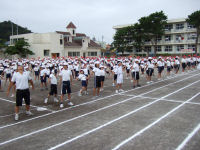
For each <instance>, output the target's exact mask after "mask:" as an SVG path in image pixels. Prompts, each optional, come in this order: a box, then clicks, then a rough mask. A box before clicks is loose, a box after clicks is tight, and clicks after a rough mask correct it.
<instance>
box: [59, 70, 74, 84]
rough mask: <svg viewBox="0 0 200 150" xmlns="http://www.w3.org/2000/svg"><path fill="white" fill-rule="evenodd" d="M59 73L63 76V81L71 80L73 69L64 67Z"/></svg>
mask: <svg viewBox="0 0 200 150" xmlns="http://www.w3.org/2000/svg"><path fill="white" fill-rule="evenodd" d="M59 75H60V76H61V77H62V81H70V76H71V75H72V72H71V70H65V69H63V70H62V71H61V72H60V74H59Z"/></svg>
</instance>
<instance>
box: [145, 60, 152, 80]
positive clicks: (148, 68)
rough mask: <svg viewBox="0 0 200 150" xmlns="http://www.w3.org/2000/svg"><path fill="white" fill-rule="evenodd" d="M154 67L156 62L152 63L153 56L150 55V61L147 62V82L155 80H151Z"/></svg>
mask: <svg viewBox="0 0 200 150" xmlns="http://www.w3.org/2000/svg"><path fill="white" fill-rule="evenodd" d="M153 68H154V64H153V63H152V58H151V57H149V59H148V62H147V64H146V74H147V84H149V83H152V82H153V81H152V80H151V77H152V74H153Z"/></svg>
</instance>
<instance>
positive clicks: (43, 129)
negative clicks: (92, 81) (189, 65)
mask: <svg viewBox="0 0 200 150" xmlns="http://www.w3.org/2000/svg"><path fill="white" fill-rule="evenodd" d="M196 82H199V81H196ZM196 82H193V83H192V84H190V85H187V86H185V87H183V88H181V89H179V90H177V91H174V92H172V93H170V94H168V95H166V96H163V97H162V98H165V97H167V96H170V95H172V94H174V93H176V92H179V91H181V90H182V89H185V88H187V87H189V86H191V85H193V84H195V83H196ZM154 90H155V89H154ZM149 92H151V91H149ZM149 92H146V93H149ZM146 93H143V94H141V95H144V94H146ZM141 95H138V96H136V97H139V96H141ZM136 97H132V98H128V99H125V100H124V101H121V102H118V103H115V104H112V105H109V106H106V107H103V108H100V109H98V110H95V111H92V112H89V113H86V114H83V115H81V116H77V117H75V118H71V119H69V120H65V121H63V122H60V123H57V124H54V125H51V126H49V127H46V128H42V129H40V130H36V131H34V132H31V133H28V134H25V135H22V136H18V137H17V138H13V139H10V140H7V141H4V142H2V143H0V146H1V145H5V144H8V143H10V142H13V141H16V140H18V139H22V138H25V137H28V136H31V135H33V134H36V133H39V132H42V131H45V130H48V129H50V128H53V127H56V126H59V125H62V124H64V123H67V122H70V121H73V120H75V119H79V118H81V117H84V116H87V115H89V114H92V113H95V112H98V111H101V110H104V109H106V108H109V107H112V106H115V105H118V104H120V103H124V102H126V101H129V100H131V99H133V98H136ZM158 101H159V99H157V100H155V101H153V102H151V103H149V104H147V105H144V106H142V107H140V108H137V109H136V110H134V111H132V112H129V113H128V114H126V115H123V116H121V117H119V118H117V119H114V120H112V121H111V122H110V123H109V122H108V123H106V124H104V125H103V126H100V128H102V127H104V126H107V125H109V124H111V123H113V122H115V121H118V120H120V119H122V118H124V117H126V116H128V115H131V114H132V113H135V112H137V111H139V110H141V109H143V108H145V107H147V106H150V105H152V104H154V103H156V102H158ZM97 128H99V127H97ZM100 128H99V129H100ZM95 131H96V130H95ZM92 132H94V131H93V130H92ZM84 134H85V133H84ZM88 134H89V133H88ZM86 135H87V134H86ZM73 139H74V138H73Z"/></svg>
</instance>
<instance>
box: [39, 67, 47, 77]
mask: <svg viewBox="0 0 200 150" xmlns="http://www.w3.org/2000/svg"><path fill="white" fill-rule="evenodd" d="M45 74H47V70H46V69H43V70H41V72H40V76H41V77H43V76H44V75H45Z"/></svg>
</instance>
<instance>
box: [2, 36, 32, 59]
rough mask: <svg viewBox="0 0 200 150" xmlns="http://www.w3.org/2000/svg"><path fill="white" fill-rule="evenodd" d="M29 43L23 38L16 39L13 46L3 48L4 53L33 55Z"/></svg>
mask: <svg viewBox="0 0 200 150" xmlns="http://www.w3.org/2000/svg"><path fill="white" fill-rule="evenodd" d="M29 47H30V45H29V43H28V42H26V41H25V40H24V39H19V40H17V41H16V43H15V45H14V46H9V47H8V48H7V49H6V50H5V52H4V53H5V54H9V55H15V54H18V55H19V56H21V57H26V56H27V55H33V54H34V53H33V52H32V51H31V50H29Z"/></svg>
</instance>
